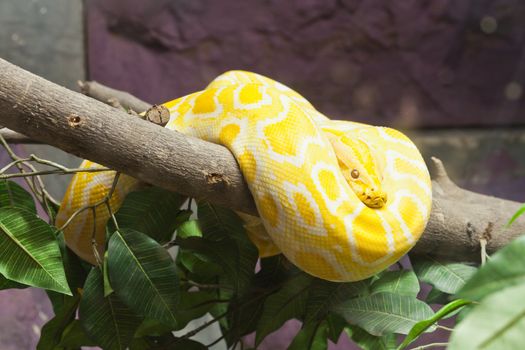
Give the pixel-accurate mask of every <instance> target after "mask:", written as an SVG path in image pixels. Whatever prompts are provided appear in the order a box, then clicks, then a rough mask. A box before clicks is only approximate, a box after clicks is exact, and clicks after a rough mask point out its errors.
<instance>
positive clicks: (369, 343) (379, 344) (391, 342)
mask: <svg viewBox="0 0 525 350" xmlns="http://www.w3.org/2000/svg"><path fill="white" fill-rule="evenodd" d="M345 332H346V334H347V335H348V336H349V337H350V338H351V339H352V340H353V341H354V342H355V343H356V344H357V345H359V347H360V348H361V349H363V350H394V349H395V348H396V335H395V334H393V333H390V334H387V335H384V336H382V337H378V336H375V335H372V334H370V333H368V332H366V331H365V330H363V329H361V328H359V327H357V326H347V327H346V328H345Z"/></svg>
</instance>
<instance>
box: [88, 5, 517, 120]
mask: <svg viewBox="0 0 525 350" xmlns="http://www.w3.org/2000/svg"><path fill="white" fill-rule="evenodd" d="M86 5H87V11H88V17H87V18H88V21H87V23H88V31H87V33H88V47H89V73H90V74H89V75H90V78H92V79H95V80H98V81H100V82H103V83H106V84H109V85H111V86H114V87H117V88H121V89H124V90H128V91H130V92H132V93H133V94H136V95H138V96H140V97H142V98H143V99H146V100H148V101H150V102H163V101H166V100H170V99H173V98H175V97H178V96H181V95H184V94H188V93H190V92H193V91H196V90H199V89H201V88H203V87H204V86H205V85H206V84H207V83H208V82H209V81H210V80H211V79H213V78H214V77H215V76H216V75H218V74H220V73H222V72H224V71H226V70H229V69H247V70H253V71H256V72H259V73H262V74H266V75H269V76H270V77H273V78H276V79H278V80H280V81H282V82H284V83H286V84H289V85H290V86H292V87H294V88H295V89H297V90H298V91H300V92H301V93H303V94H304V95H305V96H306V97H307V98H308V99H309V100H311V101H312V102H313V103H314V105H315V106H317V107H318V108H319V109H320V110H321V111H323V112H325V113H326V114H328V115H330V116H332V117H338V118H340V119H352V120H360V121H365V122H368V123H375V124H388V125H394V126H404V127H413V126H418V127H419V126H423V127H424V126H429V127H437V126H452V125H507V124H523V123H524V120H525V119H524V118H520V115H519V114H518V110H520V109H523V107H524V100H523V98H521V95H522V90H521V89H522V83H524V82H525V77H524V74H525V70H524V69H525V66H524V65H523V59H522V47H523V41H524V38H525V26H523V25H522V19H523V18H524V11H525V3H523V2H520V1H518V0H514V1H512V0H509V1H481V0H476V1H473V0H471V1H444V0H429V1H416V0H412V1H402V2H398V1H395V2H394V1H391V2H386V1H380V0H370V1H357V0H355V1H351V0H340V1H336V0H318V1H316V0H308V1H305V0H295V1H275V0H274V1H271V0H269V1H254V0H252V1H234V0H222V1H212V0H183V1H181V0H178V1H175V0H158V1H145V0H111V1H107V0H106V1H101V0H92V1H87V2H86Z"/></svg>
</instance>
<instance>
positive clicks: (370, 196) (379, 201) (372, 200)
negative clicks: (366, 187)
mask: <svg viewBox="0 0 525 350" xmlns="http://www.w3.org/2000/svg"><path fill="white" fill-rule="evenodd" d="M361 201H362V202H363V203H364V204H365V205H366V206H368V207H369V208H373V209H379V208H382V207H384V206H385V205H386V202H387V195H386V193H384V192H382V193H377V191H370V192H368V193H364V194H363V195H362V197H361Z"/></svg>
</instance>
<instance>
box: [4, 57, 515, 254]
mask: <svg viewBox="0 0 525 350" xmlns="http://www.w3.org/2000/svg"><path fill="white" fill-rule="evenodd" d="M83 86H84V90H85V92H86V93H87V94H89V95H93V96H96V97H97V98H98V99H101V100H104V101H108V100H109V98H110V97H114V98H116V99H117V101H118V102H119V103H120V105H122V106H124V107H125V108H130V107H131V108H132V109H135V108H137V109H138V111H142V110H144V109H146V108H147V107H149V105H148V104H146V103H144V102H143V101H140V100H138V99H136V98H135V97H132V96H131V95H129V94H127V95H122V94H120V93H119V94H118V93H117V92H118V91H116V90H112V89H110V90H107V89H108V88H106V87H104V86H100V84H98V86H97V87H95V85H93V83H84V85H83ZM86 87H89V88H86ZM101 91H103V93H101ZM0 124H3V125H6V126H8V127H9V128H11V129H12V130H15V131H17V132H21V133H23V134H25V135H27V136H29V137H30V138H32V139H35V140H39V141H41V142H44V143H48V144H50V145H53V146H56V147H58V148H61V149H63V150H64V151H66V152H69V153H73V154H75V155H77V156H79V157H82V158H87V159H90V160H92V161H95V162H97V163H100V164H103V165H105V166H108V167H110V168H113V169H115V170H117V171H121V172H123V173H126V174H129V175H132V176H134V177H136V178H138V179H139V180H142V181H145V182H148V183H151V184H154V185H157V186H160V187H163V188H166V189H168V190H172V191H176V192H179V193H182V194H184V195H187V196H190V197H195V198H198V199H202V200H209V201H210V202H213V203H215V204H219V205H223V206H226V207H229V208H232V209H235V210H239V211H243V212H246V213H251V214H255V213H256V211H255V205H254V203H253V198H252V197H251V195H250V192H249V190H248V188H247V186H246V183H245V182H244V180H243V178H242V175H241V173H240V171H239V168H238V165H237V163H236V161H235V159H234V158H233V156H232V155H231V153H230V152H229V151H228V150H227V149H226V148H224V147H222V146H219V145H215V144H211V143H208V142H205V141H202V140H199V139H195V138H191V137H188V136H185V135H181V134H179V133H177V132H174V131H171V130H167V129H163V128H161V127H159V126H157V125H153V124H152V123H148V122H146V121H143V120H140V119H139V118H133V117H130V116H129V115H128V114H126V113H124V112H122V111H121V110H119V109H115V108H111V107H109V106H107V105H105V104H103V103H100V102H98V101H95V100H93V99H90V98H88V97H86V96H83V95H81V94H78V93H75V92H72V91H70V90H67V89H65V88H63V87H60V86H57V85H55V84H53V83H51V82H49V81H46V80H45V79H43V78H40V77H38V76H35V75H33V74H31V73H29V72H26V71H24V70H22V69H21V68H18V67H16V66H14V65H12V64H10V63H8V62H6V61H4V60H2V59H0ZM433 163H434V166H435V168H436V171H435V176H434V180H433V195H434V200H433V209H432V212H431V217H430V221H429V223H428V225H427V229H426V230H425V233H424V234H423V236H422V238H421V239H420V240H419V241H418V243H417V245H416V247H415V248H414V249H413V250H412V253H413V254H428V255H431V256H434V257H436V258H440V259H451V260H458V261H470V262H479V261H480V256H481V254H480V251H481V248H480V240H482V239H485V240H486V241H487V247H486V249H487V252H488V253H489V254H490V253H493V252H494V251H496V250H497V249H499V248H501V247H502V246H504V245H505V244H507V243H508V242H509V241H510V240H512V239H513V238H515V237H517V236H519V235H520V234H522V233H523V232H525V223H524V221H525V220H518V221H517V222H515V223H514V224H513V225H512V226H511V227H510V228H505V227H504V225H505V223H506V222H507V220H508V218H510V216H511V215H512V214H513V213H514V212H515V211H516V210H517V209H518V208H519V207H520V203H517V202H513V201H508V200H503V199H499V198H494V197H491V196H485V195H482V194H478V193H474V192H470V191H466V190H464V189H461V188H459V187H458V186H456V185H455V184H454V183H453V182H452V181H451V180H450V179H449V178H448V175H447V174H446V171H445V168H444V167H443V164H442V163H441V161H439V160H438V159H435V158H433Z"/></svg>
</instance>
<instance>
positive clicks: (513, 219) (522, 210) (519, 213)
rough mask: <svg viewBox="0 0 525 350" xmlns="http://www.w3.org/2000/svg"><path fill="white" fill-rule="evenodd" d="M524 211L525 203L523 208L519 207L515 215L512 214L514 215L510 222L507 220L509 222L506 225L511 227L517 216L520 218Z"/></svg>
mask: <svg viewBox="0 0 525 350" xmlns="http://www.w3.org/2000/svg"><path fill="white" fill-rule="evenodd" d="M523 213H525V204H523V205H522V206H521V208H519V209H518V210H517V211H516V212H515V213H514V215H512V217H511V218H510V220H509V222H507V224H506V225H505V226H506V227H509V226H510V225H512V224H513V223H514V221H516V219H517V218H519V217H520V216H522V215H523Z"/></svg>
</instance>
